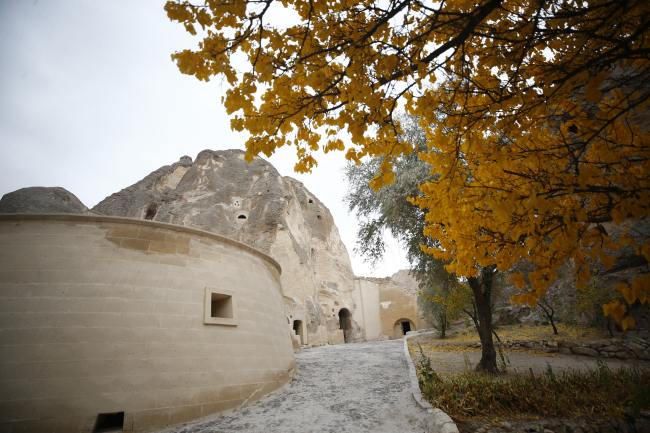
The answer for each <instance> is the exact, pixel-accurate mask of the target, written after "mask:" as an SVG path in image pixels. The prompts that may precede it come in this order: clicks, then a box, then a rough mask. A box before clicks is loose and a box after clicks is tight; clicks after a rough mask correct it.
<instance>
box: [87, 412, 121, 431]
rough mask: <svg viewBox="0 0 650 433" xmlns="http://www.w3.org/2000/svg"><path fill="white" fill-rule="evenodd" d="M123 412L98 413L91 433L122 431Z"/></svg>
mask: <svg viewBox="0 0 650 433" xmlns="http://www.w3.org/2000/svg"><path fill="white" fill-rule="evenodd" d="M123 428H124V412H115V413H100V414H99V415H97V421H95V428H93V433H100V432H113V431H123V430H122V429H123Z"/></svg>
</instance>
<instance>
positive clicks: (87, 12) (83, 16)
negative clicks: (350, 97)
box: [0, 0, 408, 277]
mask: <svg viewBox="0 0 650 433" xmlns="http://www.w3.org/2000/svg"><path fill="white" fill-rule="evenodd" d="M164 4H165V1H164V0H138V1H133V0H92V1H89V0H84V1H82V0H1V1H0V173H1V174H0V195H4V194H6V193H8V192H11V191H15V190H17V189H20V188H24V187H29V186H48V187H51V186H60V187H63V188H65V189H67V190H69V191H70V192H72V193H73V194H75V195H76V196H77V197H78V198H79V199H80V200H81V201H82V202H83V203H84V204H85V205H86V206H88V207H93V206H94V205H96V204H97V203H98V202H99V201H101V200H102V199H104V198H105V197H106V196H108V195H110V194H112V193H114V192H117V191H119V190H120V189H122V188H125V187H127V186H129V185H131V184H133V183H135V182H137V181H139V180H140V179H142V178H143V177H145V176H146V175H148V174H149V173H150V172H152V171H154V170H156V169H158V168H160V167H161V166H164V165H168V164H171V163H173V162H175V161H177V160H178V159H179V158H180V157H181V156H182V155H189V156H191V157H192V159H195V158H196V155H197V154H198V153H199V152H200V151H202V150H204V149H214V150H220V149H243V144H244V142H245V141H246V139H247V137H248V136H247V135H246V134H244V133H237V132H233V131H231V130H230V123H229V118H228V115H227V114H226V112H225V110H224V108H223V107H222V105H221V102H220V101H221V96H222V95H223V92H225V88H222V87H221V86H220V83H219V81H220V80H213V81H211V82H210V83H205V82H199V81H198V80H196V79H195V78H193V77H189V76H186V75H182V74H181V73H180V72H179V71H178V70H177V68H176V67H175V65H174V64H173V63H172V61H171V59H170V55H171V54H172V53H173V52H175V51H180V50H182V49H186V48H193V47H195V46H196V44H197V43H198V41H199V39H198V38H197V37H192V36H191V35H189V34H188V33H186V32H185V31H184V29H183V28H182V26H180V25H178V24H174V23H172V22H170V20H169V19H168V18H167V16H166V13H165V11H164V10H163V6H164ZM269 161H270V162H271V163H272V164H273V165H274V166H275V167H276V168H277V169H278V171H279V172H280V173H281V174H282V175H284V176H287V175H288V176H292V177H295V178H297V179H299V180H300V181H302V182H303V183H304V184H305V186H306V187H307V189H309V190H310V191H311V192H312V193H314V194H315V195H316V196H317V197H318V198H319V199H320V200H321V201H322V202H323V203H325V205H326V206H327V207H328V208H329V209H330V211H331V212H332V214H333V216H334V221H335V222H336V225H337V226H338V228H339V232H340V233H341V237H342V238H343V242H344V243H345V245H346V247H347V248H348V252H349V253H350V259H351V260H352V266H353V268H354V271H355V273H356V274H357V275H363V276H377V277H383V276H388V275H392V274H393V273H394V272H396V271H398V270H399V269H404V268H406V267H407V266H408V263H407V262H406V260H405V259H404V254H403V252H402V251H401V250H400V249H399V246H398V245H397V244H396V243H394V242H393V243H392V244H391V248H390V251H388V254H387V257H386V259H385V261H384V264H383V265H382V266H380V267H379V268H378V269H377V270H375V271H374V272H373V271H371V270H370V269H369V268H368V267H367V266H366V265H365V264H364V263H363V261H362V258H361V257H355V256H354V254H353V252H352V249H353V247H354V244H355V241H356V229H357V225H356V222H355V220H354V219H353V217H352V216H350V215H348V213H347V210H346V208H345V206H344V205H343V203H342V198H343V196H344V194H345V192H346V191H347V184H346V182H345V181H344V179H343V175H342V173H341V168H342V167H343V166H344V165H345V158H344V156H343V153H341V152H337V153H334V154H328V155H320V157H319V158H318V162H319V166H318V167H317V168H316V169H315V170H314V173H312V174H311V175H299V174H297V173H295V172H293V165H294V164H295V162H296V160H295V154H294V151H293V150H289V149H287V150H281V151H279V152H278V153H276V154H275V155H273V156H272V157H271V158H270V159H269Z"/></svg>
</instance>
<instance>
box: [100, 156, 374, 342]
mask: <svg viewBox="0 0 650 433" xmlns="http://www.w3.org/2000/svg"><path fill="white" fill-rule="evenodd" d="M93 210H95V211H97V212H100V213H102V214H105V215H114V216H122V217H130V218H146V219H152V220H154V221H161V222H166V223H173V224H179V225H183V226H187V227H193V228H197V229H201V230H205V231H209V232H213V233H217V234H220V235H223V236H227V237H230V238H232V239H235V240H238V241H240V242H243V243H246V244H248V245H251V246H253V247H255V248H257V249H259V250H261V251H263V252H265V253H268V254H270V255H271V256H273V257H274V258H275V259H276V260H277V261H278V262H279V263H280V264H281V266H282V287H283V291H284V296H285V307H286V312H287V316H289V317H288V319H289V320H290V321H294V320H299V321H300V322H301V323H300V325H302V332H303V333H304V335H303V341H302V342H303V344H305V343H307V342H309V343H311V344H318V343H325V342H343V338H344V337H343V335H344V333H343V332H342V331H343V330H342V329H340V327H341V326H340V324H341V323H345V326H346V327H349V328H348V329H347V330H345V339H346V340H347V341H362V340H363V339H364V333H363V329H362V326H361V325H360V324H358V323H356V322H355V321H354V315H353V317H352V318H351V319H350V320H347V319H345V318H344V319H343V320H341V318H340V317H339V312H340V311H341V310H342V309H347V310H349V311H350V312H351V313H353V312H354V310H355V309H356V308H357V305H356V303H355V301H354V297H353V296H352V294H351V293H352V292H353V291H354V290H355V286H354V278H355V277H354V273H353V271H352V266H351V264H350V259H349V256H348V252H347V250H346V248H345V245H344V244H343V242H342V241H341V238H340V236H339V232H338V229H337V228H336V225H335V224H334V220H333V218H332V215H331V214H330V212H329V210H328V209H327V207H325V205H324V204H323V203H321V202H320V200H318V198H317V197H315V196H314V195H313V194H312V193H311V192H310V191H309V190H307V188H305V186H304V185H303V184H302V183H301V182H299V181H297V180H295V179H292V178H290V177H286V176H285V177H283V176H281V175H280V174H279V173H278V171H277V170H276V169H275V168H274V167H273V165H271V164H270V163H269V162H267V161H265V160H264V159H262V158H255V159H254V160H253V162H251V163H250V164H248V163H247V162H246V161H245V160H244V152H243V151H240V150H223V151H212V150H204V151H202V152H201V153H199V155H198V156H197V158H196V161H194V162H192V160H191V159H190V158H189V157H183V158H181V160H180V161H178V162H176V163H174V164H172V165H169V166H165V167H162V168H160V169H158V170H156V171H154V172H153V173H151V174H149V175H148V176H147V177H145V178H144V179H142V180H141V181H140V182H137V183H136V184H134V185H131V186H130V187H128V188H125V189H123V190H122V191H120V192H118V193H115V194H113V195H111V196H109V197H107V198H106V199H104V200H103V201H101V202H100V203H99V204H97V206H95V207H94V208H93ZM297 326H298V325H297ZM297 332H300V330H297ZM307 337H308V338H307ZM337 340H341V341H337Z"/></svg>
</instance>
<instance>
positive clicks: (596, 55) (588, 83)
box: [165, 0, 650, 370]
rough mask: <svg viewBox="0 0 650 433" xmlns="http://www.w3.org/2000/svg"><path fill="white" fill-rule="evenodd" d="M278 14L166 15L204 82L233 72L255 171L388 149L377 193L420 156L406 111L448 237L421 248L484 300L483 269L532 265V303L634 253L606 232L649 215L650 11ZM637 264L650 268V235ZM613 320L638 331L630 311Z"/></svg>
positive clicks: (239, 5)
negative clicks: (288, 149) (284, 154)
mask: <svg viewBox="0 0 650 433" xmlns="http://www.w3.org/2000/svg"><path fill="white" fill-rule="evenodd" d="M273 3H274V2H273V1H272V0H206V2H205V3H204V4H196V5H194V4H191V3H188V2H182V1H169V2H168V3H167V4H166V6H165V9H166V11H167V13H168V16H169V17H170V18H171V19H172V20H175V21H178V22H180V23H182V24H183V25H184V26H185V28H186V29H187V30H188V31H189V32H190V33H192V34H196V29H197V28H198V27H199V26H200V27H201V28H202V29H203V30H204V33H202V35H201V37H202V40H201V42H200V44H199V46H198V48H197V49H195V50H189V49H188V50H184V51H181V52H178V53H175V54H173V55H172V58H173V59H174V61H175V62H176V63H177V65H178V67H179V69H180V71H181V72H183V73H185V74H190V75H194V76H196V77H197V78H198V79H201V80H206V81H207V80H208V79H210V77H213V76H217V75H220V76H223V77H225V79H226V80H227V86H228V90H227V92H226V95H225V97H224V98H223V103H224V105H225V107H226V109H227V111H228V113H229V114H230V115H232V120H231V126H232V128H233V129H235V130H238V131H242V130H244V129H245V130H247V131H248V132H249V133H250V134H251V137H250V139H249V140H248V141H247V143H246V147H247V150H248V151H247V158H248V160H249V161H250V160H251V159H252V158H253V156H254V155H258V154H260V153H264V154H266V155H270V154H272V153H273V152H274V150H275V149H277V148H278V147H281V146H285V145H289V146H293V147H295V148H296V150H297V156H298V162H297V164H296V170H298V171H301V172H304V171H309V170H310V169H311V168H312V167H313V166H314V165H315V164H316V161H315V159H314V157H313V154H312V153H313V152H314V151H316V150H318V149H323V150H324V151H326V152H329V151H333V150H339V151H345V155H346V157H347V158H348V160H351V161H355V162H359V161H360V160H361V158H363V157H365V156H370V157H376V156H382V157H383V162H382V164H381V166H380V167H379V169H378V173H377V175H376V177H375V178H374V179H373V180H372V181H371V182H370V185H371V186H372V187H373V188H375V189H379V188H380V187H382V186H383V185H386V184H390V183H391V182H392V181H393V180H394V175H393V172H392V168H393V163H394V161H395V158H396V157H398V156H399V155H401V154H405V153H409V152H411V151H412V148H411V147H409V146H406V145H404V144H403V143H401V142H400V141H399V139H398V137H399V134H400V133H401V132H402V129H401V126H400V123H399V122H398V121H397V120H396V119H395V117H394V114H395V112H396V110H397V109H398V108H399V107H404V109H405V110H406V111H407V112H408V113H409V114H412V115H417V116H420V117H421V118H422V120H421V124H422V126H423V127H424V128H425V129H426V131H427V147H428V151H424V152H421V153H420V154H419V156H420V157H421V158H422V159H423V160H424V161H426V162H428V163H429V164H430V165H431V166H432V167H433V168H432V170H433V174H436V175H437V177H433V178H432V179H431V180H430V181H429V182H427V183H425V184H423V185H421V191H422V193H423V194H422V196H420V197H417V198H415V200H414V203H415V204H416V205H418V206H419V207H420V208H421V209H423V210H425V211H426V212H427V215H426V221H427V223H428V225H427V227H426V228H425V229H424V231H425V234H426V235H427V236H429V237H431V238H432V239H437V240H438V241H439V244H438V245H435V246H433V247H426V251H427V252H428V253H430V254H432V255H433V256H434V257H436V258H439V259H441V260H444V261H448V262H449V264H448V265H447V269H448V270H449V271H450V272H453V273H455V274H456V275H458V276H459V277H467V278H468V282H469V283H470V286H471V287H472V290H473V292H474V293H475V295H476V296H477V297H481V296H483V297H484V295H485V294H486V293H488V292H489V291H490V290H491V289H490V288H489V287H487V286H486V285H484V284H481V283H480V282H479V281H478V279H477V278H478V277H480V275H479V274H480V272H481V270H486V269H493V268H494V269H495V270H496V269H497V268H498V269H499V270H507V269H509V268H510V266H511V265H512V264H514V263H516V262H518V261H519V260H520V259H521V258H525V259H527V260H530V261H531V262H533V263H535V265H536V270H535V271H534V272H532V273H531V274H530V280H531V285H532V287H533V290H532V291H530V292H526V293H522V294H521V295H519V296H518V297H516V300H517V301H519V302H534V301H535V300H536V299H537V298H539V296H541V295H543V294H544V292H545V288H546V286H547V284H548V283H549V282H550V281H552V280H553V279H554V277H555V274H556V272H557V269H558V267H559V266H561V264H562V263H564V262H565V261H566V260H568V259H571V260H572V262H573V263H574V264H575V272H576V276H577V279H578V282H579V285H582V284H584V282H586V281H587V280H588V279H589V276H590V267H589V265H588V260H587V258H591V259H592V260H600V261H602V263H603V264H604V265H605V266H611V265H612V262H613V260H614V258H613V256H612V254H611V251H612V250H616V249H617V248H619V247H620V246H622V245H625V244H633V243H634V242H635V241H634V239H632V238H631V237H629V236H626V235H625V234H623V235H622V236H620V237H618V238H617V239H612V237H611V236H609V234H608V233H607V230H606V229H604V228H603V226H602V224H603V223H605V222H614V223H622V222H624V221H626V220H638V219H640V218H645V217H647V215H648V205H649V203H650V182H649V179H648V173H650V167H649V165H650V162H649V161H650V158H649V157H650V134H649V133H648V132H647V126H644V125H642V119H643V115H644V112H645V110H646V109H647V106H648V103H649V102H650V84H649V83H650V80H649V79H648V78H649V77H648V74H649V72H650V68H649V66H650V2H648V1H647V0H609V1H608V0H586V1H573V0H474V1H469V2H468V1H466V0H446V1H441V2H431V3H429V2H422V1H418V0H386V1H379V2H377V1H375V0H323V1H314V0H283V1H282V2H280V3H277V5H278V7H284V8H286V11H285V13H284V15H286V16H289V15H291V16H295V18H296V24H295V25H290V26H282V25H281V23H279V22H270V20H269V18H268V13H269V9H270V8H271V7H272V6H273ZM292 14H293V15H292ZM242 57H243V58H244V59H245V61H246V62H247V66H246V69H245V70H244V71H242V72H241V73H240V72H238V71H237V70H236V69H235V65H234V64H233V62H234V61H235V59H238V58H242ZM438 80H440V82H436V81H438ZM440 113H443V116H440ZM342 133H347V134H348V135H349V141H348V142H344V141H343V139H342ZM637 253H638V254H639V255H640V256H642V258H643V259H644V260H645V261H647V260H648V259H650V241H645V242H644V243H643V244H640V245H637ZM513 280H514V281H515V282H516V283H517V284H518V285H519V286H520V287H523V286H524V282H523V280H522V278H521V277H520V276H517V275H516V274H514V275H513ZM484 281H486V282H487V281H489V278H488V279H486V280H484ZM649 287H650V275H647V274H646V275H644V276H642V277H641V278H639V279H637V280H635V281H633V282H631V283H630V284H629V285H628V284H620V285H619V286H618V290H619V291H620V292H621V293H622V294H623V295H624V297H625V302H626V303H628V304H631V303H633V302H635V301H636V300H639V301H640V302H641V303H645V302H647V298H648V296H649V295H650V289H649ZM477 299H478V298H477ZM604 312H605V313H606V314H609V315H611V316H613V317H615V318H616V320H618V321H622V325H623V327H626V326H628V325H629V324H631V323H633V321H632V320H631V318H629V317H626V318H625V319H624V318H623V317H624V315H625V312H626V306H625V303H620V302H618V301H613V302H611V303H609V304H607V305H605V307H604ZM482 362H483V360H482ZM486 362H487V364H485V367H486V368H487V369H490V370H493V369H495V368H496V364H495V363H492V362H491V360H487V361H486ZM493 364H494V365H493Z"/></svg>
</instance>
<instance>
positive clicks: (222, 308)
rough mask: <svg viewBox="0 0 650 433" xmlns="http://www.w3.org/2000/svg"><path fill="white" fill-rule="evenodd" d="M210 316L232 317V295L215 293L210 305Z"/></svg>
mask: <svg viewBox="0 0 650 433" xmlns="http://www.w3.org/2000/svg"><path fill="white" fill-rule="evenodd" d="M210 317H220V318H222V319H232V296H228V295H222V294H220V293H213V294H212V303H211V305H210Z"/></svg>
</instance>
